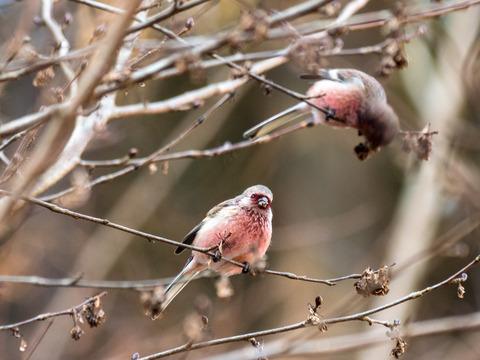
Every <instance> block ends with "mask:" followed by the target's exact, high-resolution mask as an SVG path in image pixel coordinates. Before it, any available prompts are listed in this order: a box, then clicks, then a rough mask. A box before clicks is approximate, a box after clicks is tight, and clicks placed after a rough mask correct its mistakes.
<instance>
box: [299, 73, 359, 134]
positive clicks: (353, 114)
mask: <svg viewBox="0 0 480 360" xmlns="http://www.w3.org/2000/svg"><path fill="white" fill-rule="evenodd" d="M307 95H308V96H317V97H315V98H312V99H310V100H309V101H310V102H312V103H313V104H315V105H316V106H318V107H322V108H326V109H331V110H333V111H334V115H335V117H336V118H337V119H340V120H342V121H343V122H344V123H341V122H338V121H334V120H329V121H326V120H325V115H324V114H323V113H322V112H320V111H319V110H316V109H313V110H312V113H313V115H314V118H315V120H317V121H319V122H321V123H323V124H326V125H330V126H337V127H353V128H358V111H359V110H360V108H361V106H362V93H361V92H360V89H359V88H358V87H356V86H355V87H352V86H347V85H345V84H343V83H340V82H336V81H329V80H322V81H317V82H316V83H315V84H313V85H312V86H311V87H310V89H308V91H307ZM322 95H323V96H322Z"/></svg>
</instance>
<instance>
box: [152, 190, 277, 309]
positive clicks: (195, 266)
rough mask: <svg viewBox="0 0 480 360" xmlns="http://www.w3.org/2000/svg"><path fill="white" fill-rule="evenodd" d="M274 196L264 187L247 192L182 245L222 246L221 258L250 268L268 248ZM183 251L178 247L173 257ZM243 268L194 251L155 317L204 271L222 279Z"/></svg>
mask: <svg viewBox="0 0 480 360" xmlns="http://www.w3.org/2000/svg"><path fill="white" fill-rule="evenodd" d="M272 200H273V194H272V192H271V191H270V189H269V188H267V187H266V186H263V185H255V186H251V187H249V188H248V189H246V190H245V191H244V192H243V193H242V194H241V195H238V196H237V197H235V198H233V199H229V200H226V201H224V202H222V203H220V204H218V205H217V206H215V207H214V208H212V209H211V210H210V211H209V212H208V213H207V216H206V217H205V219H203V220H202V222H200V224H198V225H197V226H195V227H194V228H193V229H192V231H190V232H189V233H188V234H187V235H186V236H185V238H184V239H183V243H184V244H189V245H194V246H196V247H201V248H209V247H212V246H215V245H218V244H220V243H221V242H222V239H225V241H224V242H223V244H222V245H221V248H220V249H221V254H222V257H224V258H228V259H231V260H234V261H236V262H239V263H242V264H244V263H248V264H253V263H255V262H256V261H258V260H260V259H261V258H262V257H263V255H265V252H266V251H267V249H268V246H269V245H270V240H271V238H272V209H271V207H270V205H271V203H272ZM183 250H185V248H184V247H181V246H179V247H178V248H177V249H176V250H175V254H180V253H181V252H182V251H183ZM242 269H243V268H242V267H239V266H237V265H234V264H232V263H229V262H226V261H222V260H220V261H217V262H214V261H212V257H211V256H210V255H207V254H205V253H202V252H198V251H193V252H192V255H191V256H190V258H189V259H188V261H187V263H186V264H185V267H184V268H183V270H182V271H181V272H180V273H179V274H178V275H177V276H176V277H175V279H174V280H173V281H172V282H171V283H170V285H168V286H167V287H166V289H165V298H164V301H163V302H162V304H161V309H160V311H159V313H158V314H152V317H153V318H157V317H158V316H160V315H161V314H162V313H163V311H164V310H165V308H166V307H167V306H168V304H170V302H171V301H172V300H173V298H174V297H175V296H176V295H177V294H178V293H179V292H180V291H181V290H182V289H183V288H184V287H185V286H186V285H187V284H188V282H189V281H190V280H192V279H193V278H194V277H195V276H197V275H198V274H199V273H201V272H202V271H205V270H212V271H215V272H216V273H218V274H220V275H223V276H231V275H235V274H238V273H240V272H242Z"/></svg>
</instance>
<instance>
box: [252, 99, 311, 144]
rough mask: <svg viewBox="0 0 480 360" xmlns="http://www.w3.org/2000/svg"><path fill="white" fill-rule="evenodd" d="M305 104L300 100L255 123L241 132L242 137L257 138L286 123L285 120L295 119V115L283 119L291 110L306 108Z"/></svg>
mask: <svg viewBox="0 0 480 360" xmlns="http://www.w3.org/2000/svg"><path fill="white" fill-rule="evenodd" d="M307 106H308V105H307V104H306V103H304V102H300V103H298V104H297V105H295V106H292V107H290V108H288V109H286V110H284V111H282V112H279V113H278V114H276V115H274V116H272V117H270V118H268V119H267V120H264V121H262V122H261V123H260V124H258V125H255V126H254V127H252V128H251V129H248V130H247V131H245V132H244V133H243V137H245V138H250V139H253V140H254V139H257V138H259V137H260V136H262V135H265V134H268V133H269V132H270V131H272V130H273V129H276V128H277V127H279V126H281V125H283V124H286V123H287V122H290V121H292V120H293V119H296V118H297V117H296V116H295V117H292V118H290V119H283V118H284V117H285V116H286V115H289V114H291V113H293V112H297V111H301V110H304V109H306V108H307Z"/></svg>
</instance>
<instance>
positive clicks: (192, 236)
mask: <svg viewBox="0 0 480 360" xmlns="http://www.w3.org/2000/svg"><path fill="white" fill-rule="evenodd" d="M204 223H205V221H202V222H201V223H200V224H198V225H197V226H195V227H194V228H193V229H192V230H191V231H190V232H189V233H188V234H187V235H186V236H185V237H184V238H183V240H182V243H183V244H187V245H192V243H193V240H195V237H196V236H197V232H198V230H200V229H201V227H202V226H203V224H204ZM183 250H185V248H184V247H183V246H179V247H177V248H176V249H175V254H176V255H178V254H180V253H181V252H182V251H183Z"/></svg>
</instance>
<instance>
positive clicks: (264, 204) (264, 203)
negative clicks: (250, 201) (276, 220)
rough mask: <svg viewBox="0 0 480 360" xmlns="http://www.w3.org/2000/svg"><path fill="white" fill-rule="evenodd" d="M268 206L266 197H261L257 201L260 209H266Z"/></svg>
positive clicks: (268, 202)
mask: <svg viewBox="0 0 480 360" xmlns="http://www.w3.org/2000/svg"><path fill="white" fill-rule="evenodd" d="M269 204H270V201H268V198H267V197H266V196H262V197H261V198H259V199H258V205H259V206H260V207H262V208H264V209H265V208H267V206H268V205H269Z"/></svg>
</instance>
